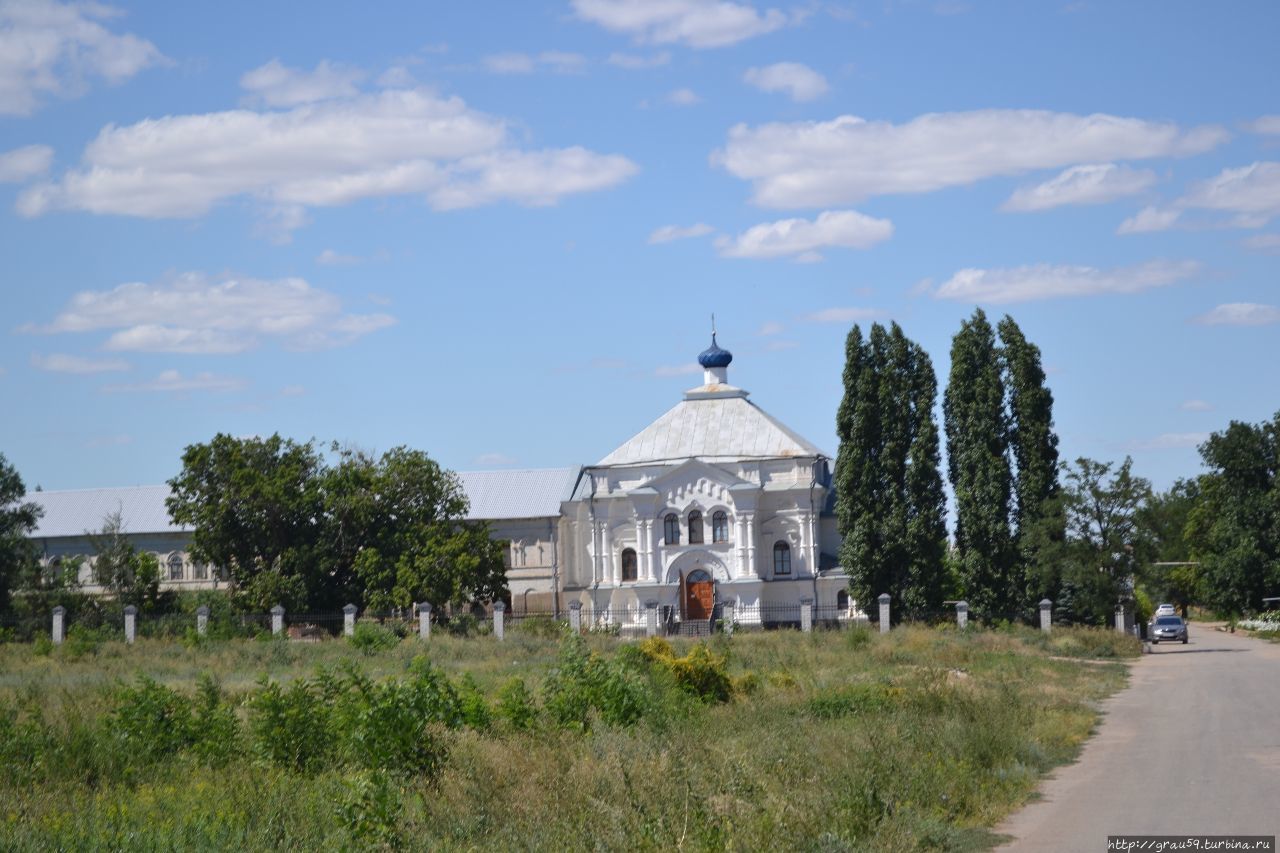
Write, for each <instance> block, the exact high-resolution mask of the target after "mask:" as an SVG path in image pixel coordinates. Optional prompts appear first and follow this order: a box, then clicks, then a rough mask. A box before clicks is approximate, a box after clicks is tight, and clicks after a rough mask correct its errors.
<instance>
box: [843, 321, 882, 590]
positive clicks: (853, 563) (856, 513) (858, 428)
mask: <svg viewBox="0 0 1280 853" xmlns="http://www.w3.org/2000/svg"><path fill="white" fill-rule="evenodd" d="M868 350H869V348H868V346H867V344H866V341H865V340H864V339H863V336H862V330H861V329H860V328H859V327H858V326H856V325H855V326H854V327H853V328H852V329H850V330H849V334H848V336H847V338H846V339H845V364H844V376H843V379H844V396H843V398H842V399H841V401H840V407H839V408H838V409H837V410H836V435H837V437H838V438H839V441H840V446H839V449H838V450H837V451H836V470H835V489H836V524H837V526H838V528H839V530H840V535H841V537H842V538H841V543H840V565H842V566H844V568H845V571H846V572H848V574H849V578H850V580H849V593H850V595H851V596H852V597H853V599H854V600H855V601H857V602H858V604H859V605H860V606H862V607H863V608H864V609H865V610H867V612H869V613H871V612H874V608H873V607H872V606H871V602H872V601H874V600H875V598H876V596H877V595H879V594H880V593H881V592H884V591H885V589H884V587H883V586H879V587H877V584H878V583H879V581H880V579H879V578H877V577H876V575H875V571H874V570H873V568H872V567H873V566H874V565H875V558H874V555H875V553H876V550H877V544H878V536H877V530H876V525H875V524H874V518H875V513H876V497H877V496H876V455H877V454H878V452H879V447H880V413H879V409H878V389H877V387H876V375H875V371H874V369H873V368H872V367H871V365H870V364H869V360H870V353H869V351H868Z"/></svg>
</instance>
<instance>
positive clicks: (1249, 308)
mask: <svg viewBox="0 0 1280 853" xmlns="http://www.w3.org/2000/svg"><path fill="white" fill-rule="evenodd" d="M1194 319H1195V322H1197V323H1199V324H1201V325H1203V326H1269V325H1271V324H1273V323H1280V308H1277V307H1276V306H1274V305H1262V304H1260V303H1257V302H1227V303H1225V304H1223V305H1219V306H1217V307H1215V308H1214V309H1213V310H1212V311H1209V312H1208V313H1205V314H1201V315H1200V316H1198V317H1196V318H1194Z"/></svg>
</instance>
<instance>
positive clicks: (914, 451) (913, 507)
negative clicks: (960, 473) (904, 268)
mask: <svg viewBox="0 0 1280 853" xmlns="http://www.w3.org/2000/svg"><path fill="white" fill-rule="evenodd" d="M937 397H938V379H937V376H936V374H935V373H934V372H933V362H932V361H931V360H930V359H929V354H928V353H927V352H925V351H924V348H923V347H921V346H920V345H919V344H916V343H912V344H911V447H910V450H909V456H910V462H909V464H908V467H907V481H906V491H907V506H908V513H907V554H908V563H907V590H908V592H907V593H905V594H904V596H903V598H904V601H903V604H904V606H905V607H906V608H907V610H911V611H925V612H927V611H931V610H936V609H937V608H938V607H940V606H941V605H942V599H943V597H944V595H945V586H946V584H945V570H944V567H943V562H944V559H945V557H946V550H947V525H946V511H947V510H946V503H947V501H946V496H945V495H944V493H943V490H942V461H941V459H940V458H939V454H938V424H937V422H936V421H935V420H934V417H933V406H934V403H935V402H936V400H937Z"/></svg>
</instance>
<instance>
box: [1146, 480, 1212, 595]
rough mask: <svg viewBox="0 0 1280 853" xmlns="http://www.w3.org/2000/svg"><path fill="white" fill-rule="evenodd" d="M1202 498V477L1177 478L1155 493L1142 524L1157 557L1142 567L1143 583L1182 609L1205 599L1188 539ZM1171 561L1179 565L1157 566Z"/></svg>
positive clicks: (1198, 570) (1149, 501) (1151, 592)
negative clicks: (1193, 516) (1165, 489)
mask: <svg viewBox="0 0 1280 853" xmlns="http://www.w3.org/2000/svg"><path fill="white" fill-rule="evenodd" d="M1200 500H1201V495H1200V481H1199V479H1194V478H1193V479H1183V480H1178V481H1177V482H1175V483H1174V484H1173V486H1172V487H1171V488H1170V489H1169V490H1168V491H1165V492H1160V493H1157V494H1153V495H1152V496H1151V498H1150V500H1148V501H1147V505H1146V506H1145V507H1143V509H1142V512H1141V514H1140V518H1139V523H1140V524H1141V525H1142V526H1143V528H1144V529H1145V530H1146V532H1147V535H1148V536H1149V537H1150V539H1151V543H1152V548H1153V557H1154V560H1153V561H1152V562H1151V563H1149V564H1148V565H1146V566H1143V567H1142V568H1141V570H1140V578H1141V580H1142V583H1143V586H1144V587H1145V588H1146V589H1147V591H1148V592H1149V593H1150V594H1151V595H1152V596H1154V597H1155V598H1156V599H1157V600H1158V601H1161V602H1164V601H1167V602H1170V603H1172V604H1176V605H1178V606H1179V607H1180V608H1182V612H1183V615H1184V616H1185V615H1186V612H1187V607H1188V605H1191V604H1194V603H1197V602H1199V601H1201V600H1202V598H1203V593H1202V578H1201V571H1200V566H1199V564H1198V563H1196V562H1195V561H1193V560H1192V559H1191V553H1192V545H1191V542H1190V541H1189V540H1188V539H1187V529H1188V524H1189V522H1190V520H1191V514H1192V511H1193V510H1194V509H1195V508H1196V507H1197V506H1198V505H1199V503H1200ZM1158 563H1171V564H1176V565H1158Z"/></svg>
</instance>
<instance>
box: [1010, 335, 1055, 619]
mask: <svg viewBox="0 0 1280 853" xmlns="http://www.w3.org/2000/svg"><path fill="white" fill-rule="evenodd" d="M998 331H999V333H1000V344H1001V347H1000V356H1001V361H1002V363H1003V366H1004V374H1005V385H1006V388H1007V390H1008V398H1009V408H1008V415H1009V450H1010V452H1011V455H1012V458H1013V464H1014V481H1013V498H1014V500H1013V531H1012V540H1013V547H1014V550H1015V552H1016V554H1017V557H1018V559H1020V560H1021V562H1022V565H1023V566H1027V567H1030V566H1032V565H1035V563H1036V562H1037V556H1036V552H1035V549H1034V548H1033V547H1032V545H1033V542H1034V541H1037V540H1038V538H1039V536H1044V535H1051V531H1048V530H1046V529H1045V527H1044V523H1043V522H1044V519H1045V518H1046V517H1047V518H1052V517H1053V516H1052V513H1051V511H1050V510H1049V509H1048V508H1047V507H1046V502H1047V501H1050V500H1052V499H1053V497H1054V496H1055V495H1056V494H1057V493H1058V436H1057V434H1056V433H1055V432H1054V431H1053V394H1052V393H1050V391H1049V389H1048V387H1047V386H1046V385H1045V375H1044V369H1043V368H1042V367H1041V364H1040V348H1039V347H1037V346H1036V345H1035V344H1033V343H1031V342H1030V341H1028V340H1027V338H1026V336H1025V335H1023V334H1022V330H1021V329H1020V328H1018V324H1017V323H1015V322H1014V320H1013V318H1012V317H1010V316H1009V315H1007V314H1006V315H1005V317H1004V319H1003V320H1001V321H1000V325H999V327H998ZM1046 512H1050V514H1049V515H1048V516H1046ZM1037 526H1038V527H1039V528H1040V532H1039V535H1038V536H1031V535H1028V534H1027V531H1029V530H1030V529H1031V528H1033V527H1037ZM1037 592H1038V591H1037V590H1036V589H1028V599H1027V602H1024V604H1025V603H1028V602H1035V601H1038V600H1039V599H1038V598H1037V597H1036V594H1037Z"/></svg>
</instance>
